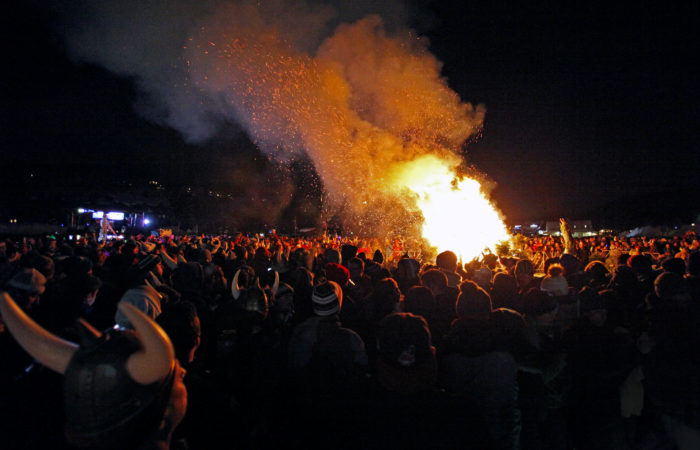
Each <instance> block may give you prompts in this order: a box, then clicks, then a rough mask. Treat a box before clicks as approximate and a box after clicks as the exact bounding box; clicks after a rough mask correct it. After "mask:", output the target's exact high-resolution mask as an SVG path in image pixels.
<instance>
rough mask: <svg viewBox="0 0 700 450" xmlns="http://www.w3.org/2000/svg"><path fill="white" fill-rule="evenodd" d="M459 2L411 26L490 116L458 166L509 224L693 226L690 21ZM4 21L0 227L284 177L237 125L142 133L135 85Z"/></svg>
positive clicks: (24, 10)
mask: <svg viewBox="0 0 700 450" xmlns="http://www.w3.org/2000/svg"><path fill="white" fill-rule="evenodd" d="M368 3H370V4H371V2H368ZM464 3H465V4H462V2H453V1H445V2H438V1H433V2H412V3H411V4H410V5H408V6H406V7H405V9H404V11H405V17H406V20H405V21H406V22H407V23H408V24H409V25H410V26H411V27H412V28H414V29H416V30H417V31H418V32H419V33H420V34H421V35H424V36H426V37H428V38H429V40H430V47H429V48H430V51H431V52H432V53H433V54H435V55H436V57H437V58H438V59H439V60H441V61H442V62H443V64H444V65H443V72H442V73H443V75H444V76H445V77H446V78H447V81H448V84H449V86H450V87H451V88H452V89H453V90H455V91H456V92H457V93H458V94H459V95H460V96H461V98H462V99H463V100H464V101H468V102H471V103H473V104H483V105H485V107H486V109H487V113H486V119H485V126H484V129H483V131H482V133H481V134H480V136H478V137H477V138H475V139H473V142H471V143H470V144H469V145H467V146H466V147H465V148H464V154H465V156H466V158H467V160H468V161H469V163H471V164H473V165H475V166H476V167H477V168H478V169H479V170H480V171H482V172H484V173H485V174H487V175H488V176H489V177H490V178H491V179H492V180H493V181H494V182H495V183H497V187H496V189H495V190H494V191H493V199H494V200H495V202H496V204H497V205H498V206H499V208H500V209H501V210H502V211H503V212H504V214H505V216H506V218H507V220H508V222H509V223H510V224H513V223H517V222H519V221H524V220H534V219H547V218H554V217H558V216H568V217H571V218H581V219H584V218H592V219H594V221H598V222H599V223H606V222H610V223H624V224H625V225H627V224H628V223H625V220H624V219H625V218H629V219H630V220H629V221H648V222H657V223H659V222H663V221H664V220H665V219H667V221H672V220H678V219H680V220H688V221H690V220H695V217H697V215H698V214H700V206H699V202H698V198H699V197H700V196H698V192H699V189H700V175H698V173H699V172H700V157H699V156H698V155H699V152H698V142H699V140H700V131H699V130H700V127H699V126H698V123H699V120H698V119H700V114H698V113H699V108H700V106H699V105H700V95H699V89H698V85H697V83H698V79H700V77H699V76H698V75H700V74H699V69H698V67H700V64H698V61H697V60H698V54H699V53H698V50H699V48H698V28H699V27H698V25H699V24H698V17H700V11H698V7H697V6H695V7H692V6H677V5H669V4H668V3H666V2H664V3H662V2H659V3H656V4H654V3H642V2H639V3H637V4H635V5H633V6H629V5H627V6H617V7H616V6H609V5H607V4H602V5H596V4H593V3H589V2H585V3H584V4H582V5H581V6H580V7H579V8H578V9H564V8H562V7H561V5H560V4H559V2H551V3H546V4H541V5H539V6H532V5H528V6H521V7H512V6H497V5H492V4H491V3H495V2H464ZM484 3H487V4H488V5H485V4H484ZM610 3H614V2H610ZM54 5H55V4H54ZM3 16H4V19H3V21H4V22H5V23H3V30H4V31H5V36H4V38H3V44H4V45H3V47H4V48H5V51H6V54H5V57H4V58H3V62H4V64H3V66H4V70H3V71H2V76H1V82H0V86H1V87H0V89H1V92H2V98H3V101H2V110H1V113H0V114H1V115H2V119H1V120H0V123H1V125H0V126H1V127H2V132H1V133H0V136H1V137H0V139H1V141H0V148H2V155H3V164H2V168H1V169H0V175H1V178H2V181H0V183H1V185H0V188H2V194H1V195H0V200H1V201H2V208H0V218H1V219H2V220H6V218H7V217H6V216H9V215H12V214H15V215H16V214H17V212H20V213H22V212H24V213H25V214H26V211H27V210H28V209H33V210H36V209H41V208H42V207H45V206H46V202H50V201H58V200H59V199H61V201H63V202H67V203H70V201H71V196H74V197H75V198H76V202H78V201H79V200H83V199H85V200H88V201H89V200H90V198H89V197H90V196H94V195H97V194H99V193H100V192H101V191H102V190H104V191H109V192H115V191H118V190H119V189H121V188H123V187H124V186H125V185H128V184H129V183H132V184H139V183H141V184H143V183H147V181H148V180H151V179H157V180H159V182H160V183H163V184H164V185H166V186H168V187H171V188H173V189H175V188H178V187H180V188H181V187H182V186H191V185H195V186H204V188H206V187H207V186H209V185H211V186H215V187H217V189H218V188H221V189H222V190H228V191H231V190H233V191H235V192H238V193H239V194H241V195H245V190H246V186H245V183H243V184H241V183H238V184H237V183H236V182H235V181H232V180H231V178H232V174H234V173H240V172H242V171H245V172H247V173H256V174H260V176H262V177H269V176H270V174H271V173H275V174H277V175H275V176H279V173H278V171H277V169H275V167H274V165H273V164H271V163H269V162H268V161H267V160H266V158H265V157H264V156H262V155H261V154H259V152H258V151H257V150H256V149H255V147H254V146H253V145H252V144H251V143H250V141H249V140H248V139H247V138H246V136H245V134H244V133H243V132H242V131H240V129H239V128H238V127H237V126H236V125H235V124H230V125H229V126H228V127H225V128H224V130H223V131H222V132H221V133H219V134H218V135H217V136H216V137H215V138H214V139H211V140H209V141H207V142H204V143H198V144H196V145H195V144H192V143H187V142H185V141H184V140H183V138H182V137H181V135H180V134H178V132H177V131H175V130H172V129H170V128H167V127H163V126H159V125H156V124H154V123H152V122H149V121H148V120H145V119H143V118H142V117H141V116H140V115H139V114H137V113H136V112H135V109H134V104H135V102H138V93H137V89H136V87H135V86H134V83H133V81H132V80H130V79H127V78H122V77H119V76H117V75H114V74H112V73H110V72H108V71H106V70H104V69H103V68H101V67H99V66H97V65H93V64H86V63H82V62H74V61H73V60H72V59H71V58H70V57H69V56H68V54H67V51H66V49H65V44H64V42H63V40H62V38H61V35H62V30H61V27H62V26H63V25H62V22H61V21H59V20H58V19H57V18H56V13H55V10H52V9H51V8H49V7H48V6H47V5H45V4H43V3H42V2H29V3H28V4H27V5H25V6H13V7H12V8H9V9H6V10H5V11H4V14H3ZM284 173H287V172H284ZM304 176H309V175H308V174H306V175H303V174H302V175H299V174H296V175H293V174H290V175H289V178H290V180H291V182H292V183H297V182H299V179H300V178H303V177H304ZM28 205H29V206H28Z"/></svg>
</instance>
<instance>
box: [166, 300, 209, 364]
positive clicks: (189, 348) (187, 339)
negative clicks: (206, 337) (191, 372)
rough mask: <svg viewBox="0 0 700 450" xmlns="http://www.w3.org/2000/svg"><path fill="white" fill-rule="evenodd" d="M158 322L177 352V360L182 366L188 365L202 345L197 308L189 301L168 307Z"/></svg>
mask: <svg viewBox="0 0 700 450" xmlns="http://www.w3.org/2000/svg"><path fill="white" fill-rule="evenodd" d="M156 322H158V324H159V325H160V326H161V327H162V328H163V330H164V331H165V332H166V333H167V335H168V337H169V338H170V341H171V342H172V344H173V348H174V350H175V358H177V360H178V361H180V364H182V365H185V366H186V365H187V364H189V363H191V362H192V361H193V360H194V355H195V352H196V351H197V349H198V348H199V344H200V343H201V336H202V331H201V328H200V322H199V316H198V315H197V308H195V306H194V305H193V304H192V303H191V302H188V301H182V302H177V303H173V304H169V305H167V306H166V307H165V308H164V309H163V313H162V314H161V315H160V316H158V318H157V319H156Z"/></svg>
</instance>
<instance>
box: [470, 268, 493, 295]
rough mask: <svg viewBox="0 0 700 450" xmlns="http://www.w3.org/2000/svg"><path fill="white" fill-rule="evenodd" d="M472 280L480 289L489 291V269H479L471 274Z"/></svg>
mask: <svg viewBox="0 0 700 450" xmlns="http://www.w3.org/2000/svg"><path fill="white" fill-rule="evenodd" d="M472 280H473V281H474V282H475V283H476V284H478V285H479V287H480V288H482V289H484V290H486V291H490V290H491V269H489V268H488V267H480V268H479V269H477V270H476V271H474V273H473V274H472Z"/></svg>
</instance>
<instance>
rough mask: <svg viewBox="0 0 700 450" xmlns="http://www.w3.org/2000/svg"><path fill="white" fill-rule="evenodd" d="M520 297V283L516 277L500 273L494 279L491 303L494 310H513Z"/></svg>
mask: <svg viewBox="0 0 700 450" xmlns="http://www.w3.org/2000/svg"><path fill="white" fill-rule="evenodd" d="M517 295H518V283H517V282H516V281H515V277H513V276H511V275H508V274H507V273H504V272H499V273H497V274H496V275H495V276H494V277H493V285H492V287H491V301H492V302H493V306H494V308H512V307H513V303H514V302H515V299H516V297H517Z"/></svg>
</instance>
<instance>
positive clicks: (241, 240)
mask: <svg viewBox="0 0 700 450" xmlns="http://www.w3.org/2000/svg"><path fill="white" fill-rule="evenodd" d="M699 248H700V245H699V244H698V240H697V236H696V235H695V234H693V233H689V234H686V235H685V236H682V237H675V238H657V239H646V238H620V237H599V236H596V237H590V238H581V239H574V238H572V237H571V235H570V232H569V230H568V228H567V224H566V222H565V221H562V236H561V237H532V238H525V237H522V236H521V237H520V238H518V239H515V240H514V244H513V245H512V246H511V248H510V253H509V254H501V255H498V254H493V253H485V254H483V255H482V257H480V258H478V259H475V260H473V261H468V262H464V261H461V260H459V258H458V257H457V256H456V255H455V253H453V252H452V251H443V252H441V253H439V254H437V256H436V257H432V256H430V253H429V252H428V251H427V250H425V251H424V249H422V248H420V246H419V245H417V244H416V243H415V242H411V243H409V242H404V241H402V240H400V239H359V238H355V237H344V238H340V237H338V236H328V235H323V236H319V237H314V238H311V237H304V238H297V237H285V236H278V235H276V234H268V235H265V236H261V235H253V236H245V235H241V234H239V235H237V236H168V237H161V236H133V237H131V238H129V239H126V240H112V241H107V242H101V241H100V240H98V239H97V237H92V238H89V237H85V236H83V237H82V238H81V239H79V240H77V241H58V240H56V239H55V238H53V237H41V238H39V237H35V238H26V239H23V240H22V241H16V240H14V239H10V238H7V239H4V240H0V291H2V292H3V294H2V297H1V298H0V316H1V317H0V356H1V358H2V364H0V433H1V434H0V442H3V445H2V447H3V448H58V449H60V448H74V447H101V448H189V449H200V448H201V449H209V448H270V447H274V448H322V446H323V447H327V448H385V447H387V448H475V449H482V448H494V449H606V448H610V449H613V448H615V449H625V448H629V449H633V448H664V449H673V448H678V449H691V448H694V449H697V448H700V383H698V380H700V345H698V344H699V343H700V339H698V336H699V334H700V331H699V330H700V280H699V278H698V277H699V276H700V250H699Z"/></svg>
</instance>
